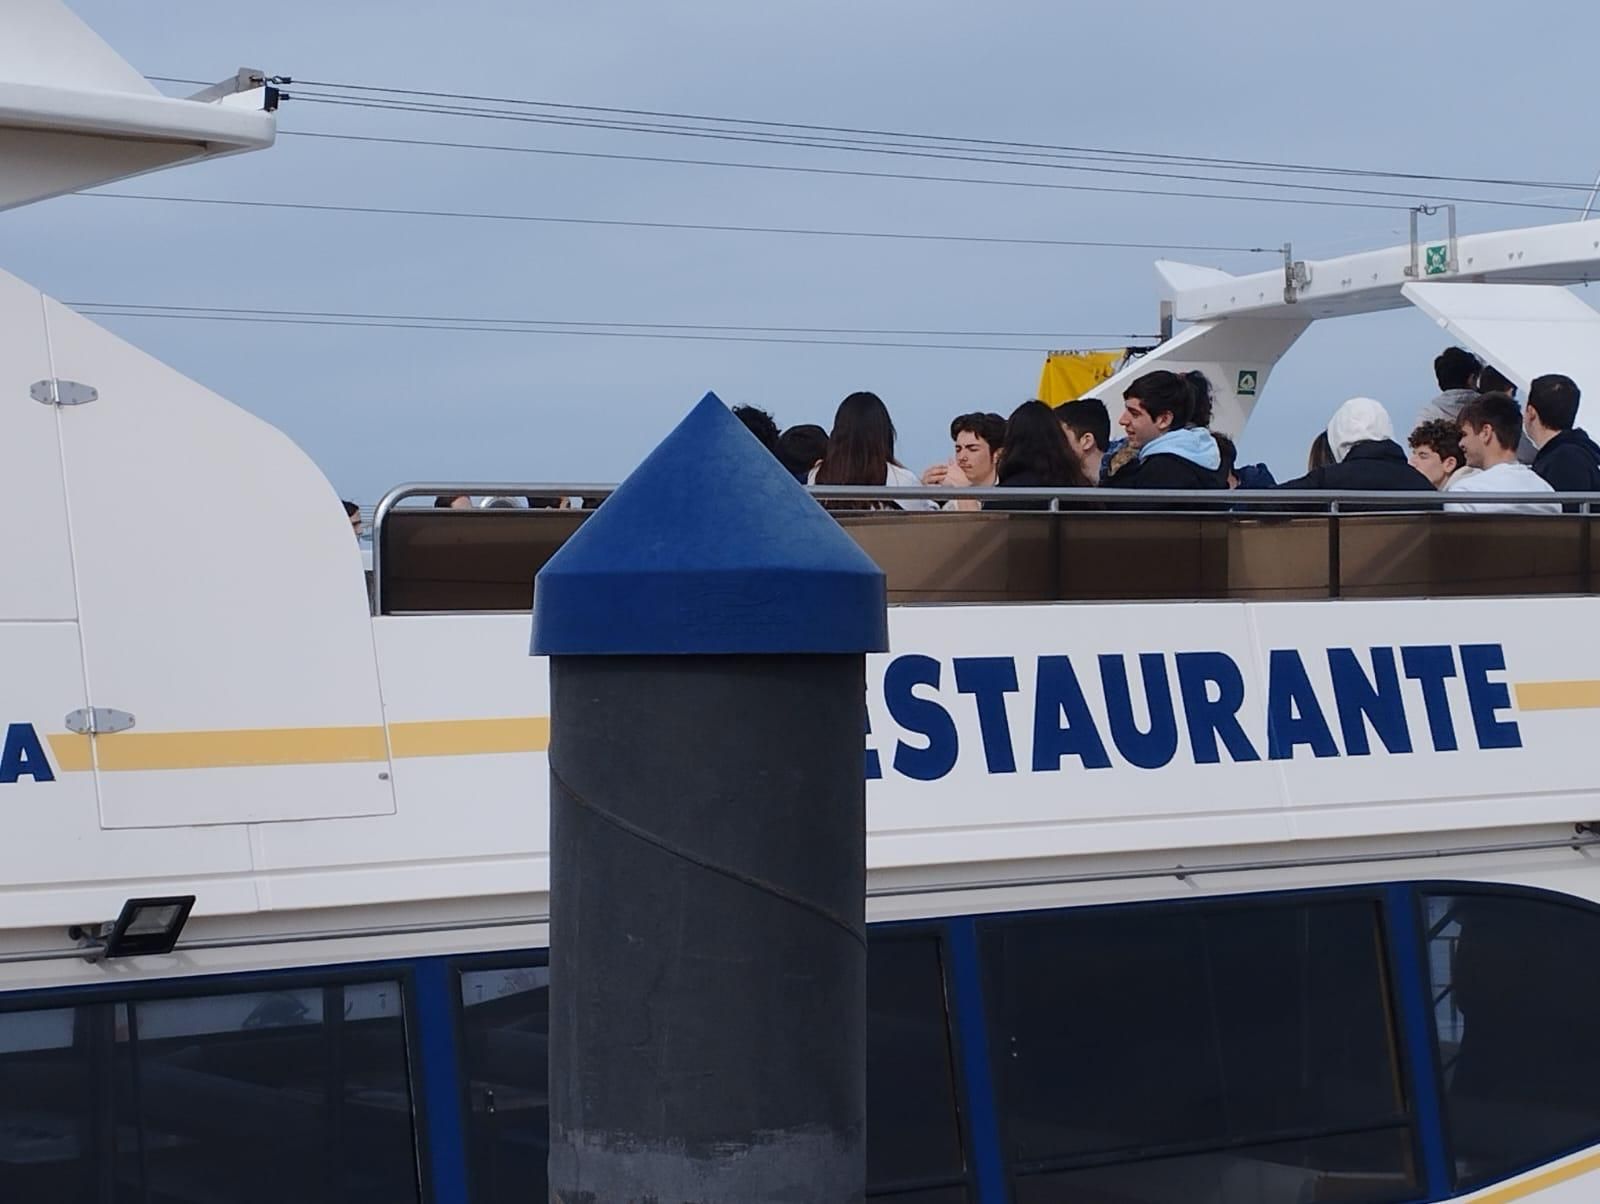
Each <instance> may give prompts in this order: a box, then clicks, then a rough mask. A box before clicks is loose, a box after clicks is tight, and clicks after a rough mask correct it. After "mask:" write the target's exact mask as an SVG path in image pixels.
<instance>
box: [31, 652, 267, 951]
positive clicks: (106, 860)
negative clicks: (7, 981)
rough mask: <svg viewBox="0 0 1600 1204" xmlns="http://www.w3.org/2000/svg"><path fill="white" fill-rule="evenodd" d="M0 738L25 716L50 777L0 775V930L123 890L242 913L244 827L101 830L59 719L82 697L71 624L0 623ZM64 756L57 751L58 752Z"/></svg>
mask: <svg viewBox="0 0 1600 1204" xmlns="http://www.w3.org/2000/svg"><path fill="white" fill-rule="evenodd" d="M0 664H4V666H5V672H4V673H0V737H5V736H6V735H7V733H8V730H9V728H10V726H11V725H12V724H27V725H30V726H31V727H32V728H33V730H34V732H35V733H36V734H37V736H38V738H39V740H40V742H41V743H42V745H43V747H44V749H45V751H46V755H47V758H48V761H49V764H50V768H51V772H52V774H53V777H54V780H52V781H40V780H38V778H36V777H34V776H31V775H27V776H22V777H19V778H18V780H17V781H15V782H9V783H3V782H0V816H3V817H4V822H5V839H4V840H0V916H3V917H4V927H6V928H29V927H36V926H46V925H48V926H52V927H55V928H57V929H59V932H58V942H61V943H64V941H65V934H66V927H67V925H69V924H73V923H82V922H88V921H96V922H98V921H100V920H109V919H114V918H115V917H116V914H117V912H118V910H120V908H121V906H122V901H123V900H124V899H127V898H129V897H130V896H133V895H140V894H167V893H172V892H174V891H177V890H182V891H183V892H184V893H188V892H190V891H192V892H193V893H194V894H195V895H196V896H197V903H196V908H197V910H198V911H200V912H203V913H206V914H219V913H224V912H230V911H244V910H250V909H252V908H253V907H254V903H255V891H254V889H253V887H252V886H251V884H250V882H249V879H248V877H246V876H245V874H246V871H248V870H249V868H250V848H249V839H248V834H247V832H246V830H245V829H243V828H237V829H230V828H193V829H189V830H187V831H180V832H167V831H161V832H155V831H151V832H105V831H102V830H101V827H100V812H99V806H98V803H97V801H96V796H95V775H94V773H93V771H92V770H90V769H88V768H84V767H82V764H81V762H80V763H79V764H77V765H75V764H74V763H73V760H72V756H73V753H72V746H73V745H74V744H75V743H76V744H78V745H79V746H80V747H81V742H74V741H73V740H72V739H71V736H70V733H68V732H67V729H66V723H65V719H66V716H67V714H68V712H70V711H75V710H78V709H79V708H81V707H82V706H83V705H84V703H85V695H84V681H83V662H82V659H81V656H80V652H79V644H78V629H77V625H76V624H75V623H71V622H63V623H5V622H0ZM63 754H66V755H63Z"/></svg>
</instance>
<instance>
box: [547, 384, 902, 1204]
mask: <svg viewBox="0 0 1600 1204" xmlns="http://www.w3.org/2000/svg"><path fill="white" fill-rule="evenodd" d="M886 647H887V628H886V615H885V609H884V581H883V575H882V573H881V572H879V570H878V568H877V567H876V566H875V565H874V564H873V563H872V561H871V560H870V559H868V557H867V556H866V555H865V553H863V552H862V551H861V550H860V549H859V548H858V547H857V546H856V544H855V543H854V541H852V540H851V539H850V538H849V537H848V536H847V535H845V533H844V532H843V531H842V530H840V528H839V527H838V525H837V524H835V523H834V522H833V520H832V519H831V518H829V517H828V516H827V514H826V513H824V511H823V510H822V509H821V508H820V507H819V506H818V505H817V504H816V503H815V502H814V501H813V500H812V499H811V498H810V497H808V496H807V495H806V493H805V491H804V490H803V489H801V488H800V487H799V486H798V485H796V484H795V482H794V480H793V479H792V478H791V477H790V476H789V474H788V473H787V472H786V471H785V470H784V469H783V468H782V467H781V466H780V465H779V464H778V462H777V461H776V460H775V459H774V458H773V457H772V456H771V454H770V453H768V452H767V451H766V449H764V448H763V447H761V445H760V444H759V443H757V442H756V441H755V439H754V438H753V437H751V436H750V434H749V433H748V432H747V431H746V430H745V429H744V427H743V426H742V425H741V424H740V423H739V422H738V421H737V420H736V419H735V418H734V417H733V416H732V415H731V414H730V413H729V412H728V410H727V408H726V407H725V406H723V404H722V403H721V402H720V401H718V400H717V398H716V397H715V396H713V395H709V394H708V395H707V396H706V398H705V399H704V400H703V401H702V402H701V403H700V404H699V405H698V406H697V407H696V408H695V409H694V410H693V411H692V412H691V413H690V414H689V416H688V417H687V418H685V419H684V421H683V422H682V423H681V424H680V425H679V426H678V428H677V429H676V430H674V431H673V432H672V433H671V434H670V435H668V436H667V438H666V439H665V440H664V441H663V442H662V444H661V445H660V446H659V447H658V448H657V449H656V450H655V451H654V452H652V453H651V455H650V456H649V457H648V458H647V459H646V460H645V461H644V463H643V464H641V465H640V466H639V468H638V469H637V470H636V471H635V472H634V474H633V475H632V476H630V477H629V478H628V480H627V481H625V482H624V483H623V485H622V486H621V487H620V488H619V489H618V490H617V492H616V493H615V494H614V495H613V496H612V497H611V498H610V500H608V501H607V502H606V503H605V504H604V505H603V506H602V507H601V508H600V510H599V511H598V512H597V513H596V514H595V515H594V517H592V518H591V519H590V520H589V521H588V522H587V523H586V524H585V525H584V526H583V528H582V529H581V530H580V531H579V532H578V534H577V535H576V536H575V537H574V538H573V539H572V540H571V541H570V542H568V543H567V545H566V546H565V547H563V548H562V549H561V551H560V552H559V553H558V554H557V555H556V556H555V557H554V558H553V559H552V560H551V561H550V563H549V564H548V565H546V566H545V568H544V570H543V571H542V572H541V573H540V574H539V579H538V587H537V590H536V593H535V601H534V614H533V652H534V653H535V654H536V655H548V656H549V657H550V658H551V662H550V695H551V739H550V850H551V881H550V910H551V927H550V1199H551V1200H552V1201H559V1202H560V1204H631V1202H635V1201H638V1202H641V1204H643V1202H646V1201H650V1202H659V1204H767V1202H772V1204H777V1202H779V1201H782V1202H784V1204H798V1202H800V1201H804V1202H806V1204H847V1202H851V1201H859V1200H861V1199H862V1198H863V1194H864V1190H865V1178H866V1167H865V1146H864V1137H865V1133H864V1119H865V1112H866V1099H865V1081H866V1064H865V1041H864V1029H865V998H866V944H865V926H864V919H865V886H866V847H865V846H866V819H865V793H864V792H865V782H864V778H863V759H862V746H861V733H862V728H863V723H864V718H863V707H864V672H865V653H867V652H872V651H881V650H883V649H885V648H886Z"/></svg>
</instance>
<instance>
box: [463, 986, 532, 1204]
mask: <svg viewBox="0 0 1600 1204" xmlns="http://www.w3.org/2000/svg"><path fill="white" fill-rule="evenodd" d="M549 1031H550V970H549V968H548V967H546V966H544V965H536V964H531V963H530V964H523V965H516V966H504V967H497V968H494V969H482V970H476V969H475V970H466V971H464V972H463V973H462V974H461V1038H462V1039H461V1055H462V1062H461V1069H462V1074H463V1075H464V1076H465V1078H466V1091H467V1173H468V1177H469V1181H470V1183H471V1185H472V1198H473V1199H474V1200H480V1201H485V1202H486V1204H498V1202H500V1201H512V1200H517V1201H522V1200H543V1199H544V1198H545V1194H546V1187H545V1159H546V1157H547V1155H548V1154H549V1148H550V1135H549V1134H550V1109H549V1106H548V1103H547V1100H546V1095H545V1090H546V1077H547V1075H548V1073H549V1047H548V1042H547V1037H548V1034H549Z"/></svg>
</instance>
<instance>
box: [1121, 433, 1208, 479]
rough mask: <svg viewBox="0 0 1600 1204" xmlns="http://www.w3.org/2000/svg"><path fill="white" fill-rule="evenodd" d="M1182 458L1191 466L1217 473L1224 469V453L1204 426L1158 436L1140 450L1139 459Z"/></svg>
mask: <svg viewBox="0 0 1600 1204" xmlns="http://www.w3.org/2000/svg"><path fill="white" fill-rule="evenodd" d="M1154 455H1171V456H1181V457H1182V458H1183V459H1185V460H1188V461H1189V462H1190V463H1191V464H1196V465H1199V466H1200V467H1201V468H1206V469H1210V470H1211V471H1212V472H1215V471H1216V470H1217V469H1218V468H1220V467H1222V452H1221V451H1220V450H1218V448H1217V441H1216V440H1215V439H1214V438H1212V437H1211V432H1210V431H1208V430H1206V429H1205V427H1203V426H1186V427H1182V428H1180V429H1179V430H1175V431H1167V432H1166V433H1165V434H1162V435H1157V436H1156V437H1155V438H1154V439H1152V440H1150V442H1149V443H1146V444H1145V445H1144V446H1143V447H1141V448H1140V449H1139V459H1141V460H1143V459H1144V458H1145V457H1146V456H1154Z"/></svg>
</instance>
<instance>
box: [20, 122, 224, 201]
mask: <svg viewBox="0 0 1600 1204" xmlns="http://www.w3.org/2000/svg"><path fill="white" fill-rule="evenodd" d="M196 153H197V152H196V148H195V147H193V146H190V145H186V144H181V143H170V142H136V141H133V140H131V139H125V138H123V139H117V138H102V137H95V136H92V135H88V134H83V135H78V134H59V133H51V132H48V131H45V130H20V129H7V128H4V127H0V209H10V208H14V207H16V206H18V205H26V204H28V203H29V202H31V201H36V200H39V199H40V198H42V197H51V196H61V195H63V194H64V193H68V192H75V191H77V190H78V189H80V188H85V187H89V186H92V185H94V184H101V183H105V182H106V181H107V180H112V179H122V178H124V177H127V176H134V175H139V174H140V173H141V172H146V171H153V170H155V169H157V168H161V167H167V166H169V165H171V164H175V163H181V162H184V161H185V160H188V159H193V158H195V157H196ZM85 163H92V164H94V168H93V170H91V171H85V166H84V165H85Z"/></svg>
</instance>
